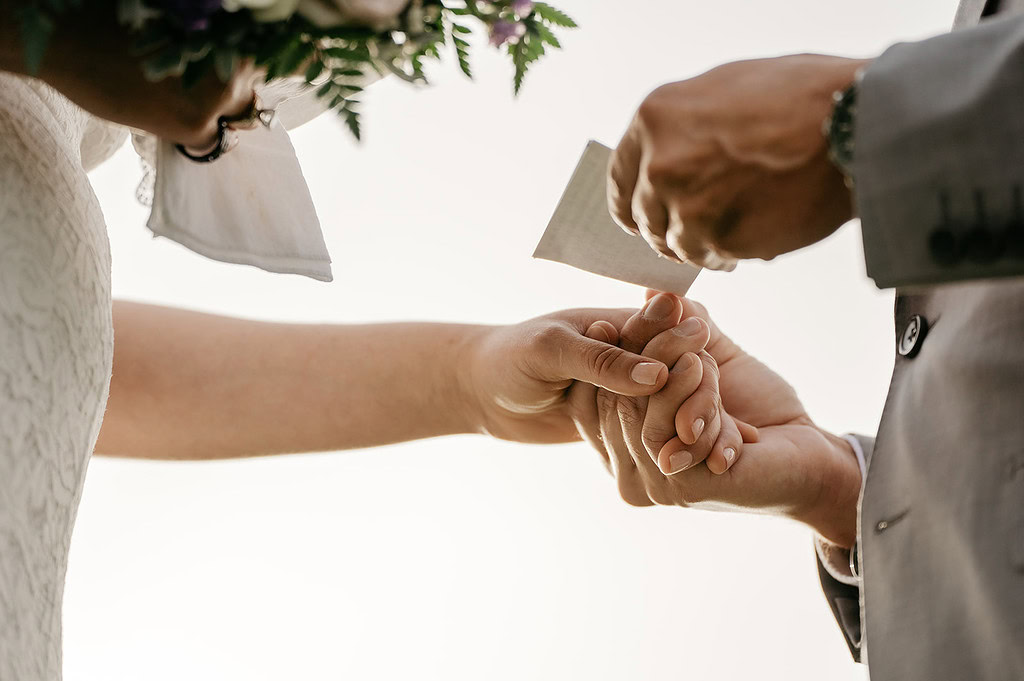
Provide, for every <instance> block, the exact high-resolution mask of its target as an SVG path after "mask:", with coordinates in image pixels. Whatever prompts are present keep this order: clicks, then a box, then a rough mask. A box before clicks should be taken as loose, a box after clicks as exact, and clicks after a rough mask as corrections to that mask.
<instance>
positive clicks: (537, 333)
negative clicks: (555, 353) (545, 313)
mask: <svg viewBox="0 0 1024 681" xmlns="http://www.w3.org/2000/svg"><path fill="white" fill-rule="evenodd" d="M568 335H569V334H568V332H567V331H566V329H565V328H564V327H562V325H560V324H557V323H550V322H549V323H547V324H543V325H541V326H540V327H539V328H537V329H536V330H534V331H533V332H532V333H531V334H530V335H529V337H528V338H527V341H526V344H527V346H528V348H529V349H530V350H531V351H533V352H548V351H550V350H551V349H553V348H556V347H559V346H560V345H562V344H564V343H565V341H566V339H567V337H568Z"/></svg>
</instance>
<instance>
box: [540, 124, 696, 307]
mask: <svg viewBox="0 0 1024 681" xmlns="http://www.w3.org/2000/svg"><path fill="white" fill-rule="evenodd" d="M611 154H612V150H611V149H609V148H608V147H606V146H604V145H603V144H601V143H600V142H594V141H593V140H591V141H590V142H587V148H586V149H584V150H583V156H582V157H581V158H580V162H579V164H577V166H576V170H575V171H574V172H573V174H572V179H570V180H569V185H568V186H567V187H566V188H565V192H564V193H563V194H562V199H561V201H559V202H558V206H557V207H556V208H555V213H554V215H552V216H551V221H550V222H549V223H548V228H547V229H546V230H544V236H542V237H541V239H540V243H539V244H537V249H536V250H535V251H534V252H533V257H535V258H542V259H544V260H553V261H555V262H560V263H564V264H566V265H572V266H573V267H576V268H579V269H581V270H586V271H587V272H593V273H594V274H600V275H602V276H605V277H611V278H612V279H618V280H619V281H625V282H628V283H630V284H638V285H640V286H646V287H648V288H653V289H657V290H659V291H666V292H668V293H675V294H678V295H685V294H686V291H687V290H688V289H689V288H690V284H692V283H693V280H694V279H696V278H697V274H698V273H699V272H700V268H699V267H695V266H693V265H684V264H680V263H677V262H673V261H671V260H668V259H666V258H662V257H660V256H659V255H658V254H657V253H656V252H655V251H654V250H653V249H652V248H651V247H650V246H648V245H647V242H646V241H644V240H643V239H641V238H640V237H639V236H630V235H629V234H627V233H626V232H624V231H622V228H621V227H619V226H618V225H617V224H615V221H614V220H612V216H611V215H609V213H608V200H607V198H606V192H607V180H606V174H607V170H608V160H609V159H610V158H611Z"/></svg>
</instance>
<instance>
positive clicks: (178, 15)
mask: <svg viewBox="0 0 1024 681" xmlns="http://www.w3.org/2000/svg"><path fill="white" fill-rule="evenodd" d="M81 5H82V0H30V1H29V2H26V3H25V5H24V7H23V8H22V9H21V12H20V19H21V26H22V35H23V42H24V44H25V52H26V60H27V62H28V65H29V69H30V70H33V69H34V68H36V67H38V65H39V63H40V62H41V60H42V57H43V54H44V52H45V50H46V46H47V42H48V39H49V37H50V34H51V33H52V31H53V27H54V22H55V18H56V17H57V16H58V15H59V14H60V13H61V12H62V11H64V10H66V9H71V8H76V7H80V6H81ZM118 18H119V20H120V22H121V23H122V24H124V25H125V26H126V27H127V28H128V29H130V30H131V31H132V32H133V33H135V34H136V35H137V37H138V41H137V46H138V50H139V54H140V55H144V61H143V68H144V69H145V73H146V75H147V77H148V78H150V79H152V80H159V79H162V78H165V77H168V76H180V77H181V78H182V80H183V82H184V84H185V86H186V87H187V86H189V85H191V84H194V83H196V82H197V81H198V80H199V79H201V78H203V77H204V76H207V75H208V74H209V73H211V72H215V73H216V74H218V75H219V77H220V78H221V79H223V80H225V81H226V80H228V78H229V77H230V76H231V74H232V73H233V72H234V70H235V69H236V68H237V67H238V65H239V64H240V63H241V62H242V61H243V60H252V61H253V62H254V63H255V65H256V66H257V67H259V68H261V69H262V70H264V71H265V73H266V79H267V81H268V82H269V81H271V80H274V79H278V78H285V77H290V76H301V77H303V78H304V79H305V81H306V83H307V84H308V85H309V87H312V88H316V92H317V95H318V96H319V97H320V98H321V99H323V100H324V101H325V102H326V103H327V106H328V108H330V109H333V110H336V111H337V112H338V113H339V114H340V115H341V116H342V117H343V119H344V120H345V122H346V124H347V125H348V128H349V129H350V130H351V132H352V134H353V135H355V137H356V138H358V137H359V113H358V106H357V105H358V97H359V93H360V92H361V91H362V88H361V86H360V83H361V82H363V81H364V80H365V76H367V75H369V71H370V70H372V71H376V72H378V73H380V74H387V73H391V74H394V75H396V76H398V77H400V78H403V79H404V80H407V81H410V82H414V83H425V82H426V76H425V75H424V63H425V62H426V61H427V60H431V59H434V60H436V59H440V58H441V54H442V50H443V49H445V48H448V49H451V50H452V51H453V52H454V54H455V57H456V59H457V61H458V64H459V67H460V68H461V69H462V71H463V72H464V73H465V74H466V75H467V76H469V77H470V78H472V72H471V70H470V63H469V52H470V43H469V40H467V38H468V37H469V36H470V35H471V34H472V33H473V31H474V29H482V30H485V31H487V33H488V34H489V36H490V44H491V45H493V46H495V47H498V48H503V49H505V50H506V51H507V52H508V54H509V56H510V57H511V59H512V64H513V66H514V68H515V76H514V79H513V84H514V90H515V92H516V93H518V92H519V89H520V88H521V87H522V83H523V77H524V76H525V74H526V72H527V70H528V69H529V68H530V66H531V65H532V64H533V63H535V62H536V61H537V60H538V59H540V58H541V57H542V56H543V55H544V53H545V51H546V50H547V49H548V48H558V47H560V44H559V41H558V38H557V37H556V35H555V30H556V29H558V28H574V27H575V26H576V24H575V22H574V21H573V20H572V19H571V18H569V16H568V15H566V14H565V13H564V12H561V11H559V10H557V9H555V8H554V7H552V6H551V5H548V4H546V3H543V2H533V1H532V0H118Z"/></svg>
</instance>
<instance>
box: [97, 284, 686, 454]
mask: <svg viewBox="0 0 1024 681" xmlns="http://www.w3.org/2000/svg"><path fill="white" fill-rule="evenodd" d="M626 315H628V311H618V310H600V311H587V310H580V311H570V312H565V313H557V314H555V315H550V316H548V317H543V318H540V319H537V320H532V321H530V322H525V323H523V324H519V325H516V326H510V327H485V326H468V325H457V324H421V323H404V324H376V325H361V326H357V325H352V326H340V325H313V324H309V325H300V324H274V323H265V322H253V321H244V320H239V319H231V318H226V317H218V316H214V315H207V314H200V313H196V312H188V311H184V310H177V309H171V308H162V307H156V306H151V305H142V304H136V303H127V302H116V303H115V304H114V331H115V333H114V336H115V339H116V340H115V346H114V347H115V350H114V369H113V378H112V381H111V388H110V400H109V403H108V407H107V412H106V416H105V418H104V422H103V428H102V431H101V433H100V437H99V441H98V443H97V445H96V452H97V453H98V454H108V455H115V456H132V457H142V458H160V459H210V458H225V457H241V456H259V455H266V454H278V453H288V452H306V451H333V450H339V449H347V448H357V447H369V446H374V445H381V444H387V443H392V442H399V441H404V440H412V439H417V438H425V437H432V436H436V435H445V434H453V433H466V432H488V433H490V434H493V435H497V436H499V437H506V438H509V439H516V440H524V441H549V442H550V441H566V440H573V439H576V438H577V435H576V431H575V427H574V425H573V423H572V420H571V417H570V415H569V414H568V413H567V411H566V409H565V405H564V400H563V399H562V396H563V394H564V391H565V389H566V388H567V387H568V385H569V384H570V383H571V380H570V379H573V378H576V379H580V380H586V381H588V382H593V383H600V384H602V385H606V386H608V387H609V388H611V389H613V390H616V391H618V392H624V393H628V394H634V395H641V394H651V393H653V392H655V391H656V390H657V389H658V388H660V387H661V385H662V384H664V382H665V380H666V379H667V376H668V370H667V368H665V367H664V365H662V364H659V363H653V362H652V361H651V360H646V359H644V358H641V357H639V356H637V355H634V354H632V353H628V352H625V351H623V350H620V349H618V348H615V347H614V346H611V345H608V344H605V343H600V342H598V341H593V340H591V339H588V338H586V337H585V336H584V335H583V334H584V331H585V330H586V329H587V328H588V327H589V326H590V325H591V324H592V323H593V322H594V321H596V320H597V319H608V320H609V321H612V323H614V324H618V323H620V322H621V321H624V319H625V316H626ZM634 378H640V379H641V381H639V382H638V381H636V380H634Z"/></svg>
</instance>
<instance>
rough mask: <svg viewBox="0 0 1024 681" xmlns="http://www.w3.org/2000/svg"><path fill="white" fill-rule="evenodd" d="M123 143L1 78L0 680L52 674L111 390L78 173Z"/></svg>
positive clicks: (109, 348) (92, 223)
mask: <svg viewBox="0 0 1024 681" xmlns="http://www.w3.org/2000/svg"><path fill="white" fill-rule="evenodd" d="M123 142H124V133H123V132H122V131H119V130H118V129H117V128H115V127H112V126H108V125H106V124H103V123H101V122H99V121H97V120H96V119H94V118H92V117H90V116H88V115H87V114H85V113H84V112H83V111H82V110H81V109H79V108H78V107H76V106H75V105H73V104H71V103H70V102H69V101H68V100H66V99H65V98H64V97H62V96H61V95H59V94H58V93H57V92H55V91H54V90H52V89H50V88H48V87H46V86H45V85H42V84H41V83H39V82H37V81H32V80H29V79H24V78H19V77H15V76H12V75H9V74H3V73H0V679H3V680H5V681H6V680H8V679H10V680H17V681H56V680H58V679H60V677H61V600H62V596H63V591H64V575H65V571H66V569H67V557H68V548H69V545H70V540H71V530H72V527H73V525H74V519H75V513H76V510H77V507H78V502H79V498H80V496H81V490H82V483H83V480H84V477H85V471H86V467H87V465H88V461H89V456H90V453H91V452H92V449H93V446H94V444H95V441H96V437H97V435H98V433H99V427H100V422H101V419H102V415H103V408H104V405H105V403H106V398H107V393H108V390H109V384H110V371H111V363H112V359H113V328H112V321H111V297H110V250H109V244H108V242H107V232H106V226H105V224H104V221H103V215H102V213H101V211H100V207H99V204H98V203H97V201H96V197H95V195H94V194H93V191H92V188H91V187H90V185H89V181H88V179H87V177H86V171H85V166H84V165H83V164H88V165H90V166H91V165H95V164H97V163H99V162H101V161H102V160H103V159H104V158H105V157H106V156H109V154H110V153H112V152H113V150H115V149H117V148H118V147H119V146H120V145H121V144H123Z"/></svg>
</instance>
